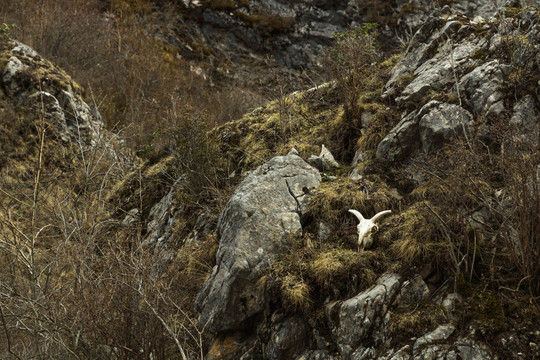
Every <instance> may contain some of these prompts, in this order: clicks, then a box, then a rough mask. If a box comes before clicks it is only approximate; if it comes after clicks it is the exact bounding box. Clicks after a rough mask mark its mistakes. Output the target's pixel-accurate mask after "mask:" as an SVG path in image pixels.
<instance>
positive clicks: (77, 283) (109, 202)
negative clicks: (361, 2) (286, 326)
mask: <svg viewBox="0 0 540 360" xmlns="http://www.w3.org/2000/svg"><path fill="white" fill-rule="evenodd" d="M449 2H451V1H439V2H438V3H440V4H443V3H449ZM378 3H379V2H374V1H371V2H368V4H371V5H373V6H374V9H373V11H372V14H371V15H373V18H374V19H376V18H379V17H383V16H386V14H387V12H388V9H389V8H388V6H386V5H387V3H385V4H382V5H381V4H378ZM203 5H204V6H207V7H209V8H212V9H214V10H218V11H229V10H230V11H234V12H235V14H236V15H238V16H239V18H240V19H241V21H240V22H243V23H244V25H246V26H249V27H252V28H255V29H257V30H260V31H262V32H263V33H266V35H270V34H276V33H280V32H284V31H290V30H291V29H292V28H294V26H295V24H296V23H295V19H293V18H289V17H282V16H277V15H271V14H268V13H267V12H265V11H264V9H257V8H255V7H254V6H252V5H250V3H249V1H246V0H242V1H233V0H215V1H214V0H212V1H207V2H204V4H203ZM156 6H163V8H162V9H163V11H164V12H163V14H164V17H165V18H166V17H167V11H171V10H170V9H169V8H167V7H166V6H165V5H163V4H158V3H157V2H152V1H146V0H136V1H128V0H117V1H105V2H103V1H99V0H89V1H82V0H71V1H68V0H57V1H52V0H45V1H41V2H35V3H33V2H28V1H27V2H20V1H15V0H8V1H6V2H5V3H3V4H2V5H0V21H1V22H0V48H2V49H4V48H3V46H4V45H5V44H7V43H8V42H9V41H11V40H10V38H17V39H20V40H22V41H23V42H26V43H28V44H29V45H31V46H33V47H34V48H36V49H37V50H38V52H40V53H41V54H43V55H44V56H45V57H47V58H50V59H52V60H54V62H55V63H58V64H59V65H60V66H61V67H63V68H65V69H66V71H65V72H64V71H63V70H60V68H58V67H56V66H54V65H52V63H49V62H46V63H45V65H46V66H43V67H42V68H38V67H36V68H28V69H26V70H25V71H26V75H27V78H28V79H27V80H28V82H29V85H31V86H32V87H33V88H36V89H37V88H40V89H41V90H44V91H46V90H49V89H50V88H53V87H61V88H67V87H71V88H72V89H73V90H74V92H75V93H76V95H77V96H80V97H84V98H85V99H86V100H87V102H90V103H92V104H93V105H95V106H96V107H97V108H98V109H99V110H100V111H101V113H102V115H103V118H104V119H105V120H106V122H107V128H108V129H110V130H111V133H110V134H114V133H115V132H116V131H118V132H120V133H121V136H116V135H110V134H109V135H107V136H106V137H104V138H103V139H101V143H99V144H98V145H97V146H96V147H94V148H93V149H91V150H90V149H87V148H85V147H84V146H82V144H77V143H75V144H66V143H63V142H62V141H60V139H59V138H58V137H57V136H56V135H55V133H54V131H53V129H52V128H51V126H50V124H49V123H48V122H47V119H46V118H45V117H44V116H43V111H37V112H36V111H32V110H30V109H24V108H21V107H16V106H14V105H13V104H12V103H10V101H9V100H8V99H7V96H6V95H5V94H4V90H3V89H0V149H1V153H2V156H1V157H0V357H5V358H19V359H26V358H44V359H45V358H60V359H70V358H73V359H105V358H126V359H127V358H144V359H149V358H153V359H194V358H200V359H202V358H204V351H205V350H207V348H208V343H209V341H210V340H211V339H210V336H209V335H207V334H206V333H205V331H204V328H203V327H201V326H199V324H197V322H196V320H195V319H196V314H195V313H194V310H193V306H192V305H193V302H194V298H195V296H196V294H197V292H198V291H199V289H200V287H201V285H202V283H203V282H204V281H205V279H206V277H207V276H208V274H209V273H210V271H211V269H212V267H213V266H214V265H215V264H214V262H215V256H216V252H217V249H218V245H219V242H218V239H217V235H216V234H214V233H211V234H205V235H204V236H203V237H201V238H198V239H197V241H191V242H188V241H187V240H186V239H187V236H188V234H189V233H190V232H191V231H192V230H193V228H194V225H195V223H196V221H197V217H198V215H199V214H200V213H202V212H208V213H212V214H213V215H217V214H219V212H220V210H221V208H222V206H223V204H224V202H225V201H226V200H227V198H228V195H230V193H231V192H232V189H233V188H234V186H235V185H236V184H237V183H238V182H239V181H240V180H241V178H242V177H243V176H244V175H243V173H244V172H245V171H249V170H252V169H253V168H255V167H256V166H258V165H260V164H262V163H264V162H265V161H267V160H268V159H270V158H271V157H273V156H275V155H283V154H285V153H287V152H288V151H289V150H290V149H291V148H292V147H295V148H296V149H297V150H298V151H299V153H300V155H301V156H302V157H304V158H307V157H308V156H309V155H312V154H318V153H319V151H320V145H321V144H323V143H324V144H326V146H327V147H328V148H329V149H331V150H332V152H333V153H334V155H335V156H336V158H337V159H338V160H339V162H340V163H341V164H349V163H350V160H351V159H352V156H353V154H354V152H355V151H356V150H358V149H359V150H361V151H362V152H363V156H362V158H361V159H360V162H359V164H358V165H357V166H356V168H355V170H356V171H357V172H358V174H360V175H359V176H358V177H357V178H356V179H357V180H352V178H351V177H349V173H350V170H352V169H350V168H349V167H348V166H344V167H343V168H341V169H338V170H333V171H330V172H327V173H325V174H323V179H324V182H323V183H322V184H321V185H320V186H319V187H318V189H316V190H314V191H313V192H311V193H310V194H309V196H311V198H310V205H311V206H310V209H311V210H310V212H309V213H307V214H303V218H302V225H303V227H304V233H303V235H302V237H300V238H299V239H294V240H292V241H293V245H292V246H291V248H290V249H289V250H288V251H287V253H286V254H284V255H283V256H282V257H281V258H280V259H279V260H277V261H275V262H273V263H272V264H271V269H270V270H269V271H268V273H267V274H265V276H264V277H263V278H262V279H261V280H260V281H259V283H257V286H260V287H264V288H265V289H266V290H268V294H269V295H270V299H271V302H272V303H271V306H274V305H275V306H279V305H283V309H284V310H285V311H290V312H294V313H300V314H303V315H305V316H306V317H312V318H314V319H316V320H317V321H319V320H320V318H321V317H322V316H323V315H321V314H322V312H323V310H322V309H323V308H324V305H325V304H326V303H327V302H328V301H329V300H332V301H333V300H344V299H347V298H349V297H351V296H353V295H356V294H357V293H358V292H359V291H362V290H364V289H367V288H368V287H369V286H371V285H372V284H374V282H375V281H376V279H377V278H378V277H379V276H380V275H381V274H383V273H385V272H388V271H397V272H400V273H402V274H405V275H408V274H410V273H411V272H414V273H419V272H421V271H422V270H423V269H425V268H430V269H431V270H430V271H431V272H432V273H436V274H435V275H433V274H428V275H426V281H427V282H429V281H428V280H429V279H431V280H432V281H431V283H430V284H429V285H430V286H434V287H436V289H437V291H439V290H440V289H443V290H442V291H447V290H448V291H450V290H452V289H451V286H453V290H454V291H456V292H458V293H460V294H461V295H462V296H463V297H464V298H465V300H464V302H463V304H462V305H460V309H459V311H460V312H461V316H460V317H459V318H458V319H457V320H452V319H450V317H449V316H448V314H446V313H445V311H444V310H443V309H442V307H440V306H438V305H434V304H433V302H431V301H430V302H421V303H414V304H412V305H410V306H408V307H407V308H403V309H394V310H392V313H391V324H390V325H389V331H390V335H391V338H392V340H391V341H392V344H401V343H402V342H406V341H409V340H410V339H411V338H412V337H416V336H418V334H420V333H422V332H424V333H425V331H427V330H433V329H434V328H435V327H436V326H438V325H440V324H445V323H448V322H449V321H453V322H454V324H455V325H456V326H457V327H458V328H459V329H458V331H461V330H464V329H469V327H473V328H475V329H478V330H479V331H480V333H481V334H482V336H483V337H485V339H486V340H487V341H491V340H492V339H495V338H496V337H497V336H499V335H500V334H501V333H503V332H505V331H507V330H508V329H509V327H510V325H509V322H510V321H513V322H515V323H518V322H522V323H524V325H523V326H525V327H526V328H527V329H534V325H536V324H537V322H538V321H539V320H540V318H539V315H538V311H537V310H538V308H537V307H536V306H537V303H538V296H539V294H540V263H539V262H538V256H539V254H540V187H539V185H538V183H539V182H538V176H539V175H538V164H539V163H540V158H539V151H538V148H537V147H535V146H532V145H531V144H529V143H527V142H526V141H522V139H520V138H519V136H514V135H515V133H516V131H515V129H514V128H512V126H510V125H508V124H509V116H508V114H507V112H508V113H509V110H508V111H507V112H503V114H502V115H501V118H500V119H489V120H485V119H483V118H481V116H479V119H476V122H475V124H474V126H473V127H472V128H471V136H470V137H469V138H467V139H465V140H459V139H458V140H455V141H453V142H452V143H449V144H446V145H445V146H444V147H443V148H442V149H441V150H440V151H437V152H434V153H433V154H432V155H430V156H432V157H430V158H428V159H426V158H423V157H419V158H417V159H415V160H414V161H412V160H411V161H410V162H409V163H407V164H405V165H406V166H410V167H409V168H408V169H407V171H415V172H416V173H415V174H414V175H415V176H416V175H417V177H418V179H420V180H418V182H413V181H411V180H409V177H410V176H411V174H410V172H409V173H406V172H405V171H404V170H403V168H401V167H400V166H401V165H403V164H399V165H396V166H393V167H390V166H387V165H384V164H381V163H379V162H378V161H377V160H376V159H375V149H376V147H377V145H378V144H379V143H380V141H381V140H382V138H383V137H384V136H385V135H386V134H387V133H388V131H389V130H390V129H391V128H392V127H393V126H394V125H395V124H396V123H397V121H398V120H399V114H398V109H397V106H396V105H395V104H393V103H392V101H391V100H383V99H382V98H381V93H382V89H383V86H384V82H385V80H386V78H387V74H388V71H389V70H390V69H391V68H392V66H393V65H395V64H396V62H397V61H398V59H399V56H400V55H394V56H392V57H390V58H389V59H387V60H386V61H383V62H380V60H381V56H380V55H381V54H380V53H381V49H380V48H379V46H378V45H377V26H376V25H375V24H364V25H363V26H362V27H360V28H359V29H357V30H353V31H350V32H347V33H342V34H337V35H336V38H335V45H334V48H333V50H331V51H330V52H329V54H328V57H327V59H326V61H327V64H329V68H330V69H331V71H332V73H333V75H334V77H335V82H330V83H328V84H325V85H323V86H320V87H319V88H316V89H314V90H310V91H304V92H299V93H294V94H290V95H289V94H287V90H286V89H287V88H286V86H285V85H282V84H279V85H275V84H273V85H272V86H273V88H274V89H275V88H279V91H278V93H276V94H273V95H272V96H271V97H274V98H276V99H277V100H275V101H273V102H269V103H267V104H266V105H264V106H262V107H260V108H257V109H255V110H254V111H252V112H249V113H247V114H246V110H247V109H251V108H252V107H253V105H254V104H258V103H260V102H261V101H260V98H257V97H256V96H255V95H254V94H255V92H251V90H250V89H242V90H240V91H230V89H232V88H235V86H234V84H233V85H231V86H230V87H229V88H220V87H219V86H216V85H215V84H212V85H211V84H210V82H207V81H205V80H204V76H203V75H204V71H205V70H206V69H202V68H201V69H196V68H195V67H193V66H192V65H193V64H192V63H190V62H189V60H188V59H187V57H185V56H183V55H182V52H181V49H180V48H179V47H175V46H171V45H165V44H164V43H163V42H162V41H160V40H157V39H158V38H159V36H154V34H153V33H152V36H148V34H149V32H151V31H150V30H148V29H147V28H143V27H142V26H141V24H142V23H144V22H143V21H141V19H142V18H144V17H145V16H150V15H151V14H152V13H153V11H154V9H155V7H156ZM402 11H403V12H408V11H414V9H413V8H412V5H410V4H404V5H403V6H402ZM505 13H506V15H507V16H520V14H521V13H522V9H519V11H518V10H516V9H510V8H507V9H506V10H505ZM12 23H14V24H17V26H16V27H15V26H13V25H11V24H12ZM381 23H382V22H381ZM383 24H384V23H383ZM250 30H252V29H250ZM160 35H162V34H160ZM8 40H9V41H8ZM186 43H187V44H188V45H189V47H191V48H193V49H194V53H197V54H198V55H197V56H199V57H200V58H201V59H202V58H204V57H206V56H208V55H210V54H211V53H212V51H213V50H212V49H208V48H205V45H204V44H202V43H197V39H196V37H193V38H190V39H188V40H186ZM499 51H500V55H501V59H503V60H504V61H506V62H508V63H509V64H511V66H510V70H509V74H508V79H507V80H508V81H507V83H506V85H507V89H506V90H507V92H508V94H505V95H508V98H507V99H506V101H507V104H506V105H507V106H508V109H510V107H509V106H510V105H512V104H514V103H515V101H516V100H517V99H518V98H522V96H523V95H524V94H535V95H536V92H537V85H538V84H537V83H538V80H539V78H538V75H537V74H538V68H537V67H538V64H536V62H537V60H536V58H537V51H536V48H535V45H534V44H533V39H528V38H527V37H525V36H523V35H515V34H512V35H508V36H505V37H502V38H501V48H500V49H499ZM486 52H487V50H481V51H478V52H477V53H475V54H474V55H473V58H475V59H476V60H480V59H481V58H484V57H485V56H486ZM491 56H493V54H491ZM9 58H10V54H7V53H6V54H5V55H3V56H2V57H0V69H3V68H4V67H5V65H6V62H7V61H8V59H9ZM199 60H200V59H199ZM199 70H200V71H199ZM198 72H200V74H199V73H198ZM67 73H70V74H74V79H78V81H79V82H81V83H82V84H83V85H84V86H79V85H78V84H77V83H76V82H75V81H74V80H72V78H71V77H70V76H68V75H67ZM201 74H203V75H201ZM275 77H277V76H275ZM45 78H46V79H47V81H42V80H43V79H45ZM412 79H413V75H410V74H409V75H404V76H403V77H402V78H401V79H399V81H398V82H399V83H400V85H401V86H406V85H407V84H408V83H409V82H410V81H411V80H412ZM263 86H265V85H263ZM83 87H84V88H86V91H85V90H83ZM274 95H275V96H274ZM454 96H455V95H454ZM269 97H270V96H269ZM427 98H429V99H432V98H433V99H438V100H441V101H445V102H449V103H452V102H454V103H457V102H458V101H457V100H459V101H461V99H457V100H456V98H455V97H452V95H451V94H450V95H448V94H441V93H440V92H438V91H435V90H433V91H431V92H429V93H428V95H427ZM43 105H44V104H42V107H43ZM407 106H411V104H408V105H407ZM42 110H43V109H42ZM363 115H368V117H369V121H364V122H363V120H362V116H363ZM236 117H240V119H239V120H236V121H233V122H226V121H227V120H232V119H233V118H236ZM13 124H16V126H13ZM486 129H488V130H486ZM480 131H483V132H484V134H483V135H486V131H487V138H488V140H489V141H484V140H482V141H480V140H478V138H479V137H478V136H476V135H478V133H480ZM485 137H486V136H484V138H485ZM121 138H122V139H125V140H126V141H125V143H124V141H123V140H122V139H121ZM415 181H417V180H416V179H415ZM418 183H420V184H418ZM169 192H170V193H171V197H172V202H171V203H172V204H174V206H173V207H171V208H170V209H167V210H168V211H169V212H174V213H175V214H180V215H178V216H177V217H176V218H175V219H174V221H171V224H170V225H171V230H170V231H171V234H172V235H171V239H173V240H172V241H171V242H169V243H168V244H166V245H163V246H161V245H160V246H149V244H148V243H145V241H144V239H145V236H146V235H147V233H148V232H149V226H148V225H149V222H150V220H151V219H149V214H150V212H151V209H152V208H153V207H154V205H155V204H156V203H158V202H159V201H160V200H161V199H162V198H163V197H164V196H165V195H166V194H168V193H169ZM351 208H354V209H357V210H359V211H360V212H362V213H363V214H366V215H367V216H372V215H373V214H375V213H377V212H379V211H381V210H386V209H392V210H393V214H392V215H391V216H388V217H386V218H384V219H383V220H382V222H381V227H380V232H379V233H377V234H376V235H375V239H376V240H375V244H374V246H373V248H371V249H370V250H368V251H364V252H358V251H356V239H357V235H356V231H355V226H356V219H355V218H354V217H353V216H352V215H351V214H349V213H348V212H347V210H349V209H351ZM168 215H170V214H167V216H168ZM322 227H326V229H328V231H327V234H326V236H322V235H323V234H322V233H323V231H321V230H320V229H321V228H322ZM428 276H429V279H428ZM433 279H434V280H433ZM441 279H449V281H448V283H446V282H445V281H443V280H441ZM447 284H450V285H451V286H450V285H449V288H448V289H447V288H445V286H446V285H447ZM449 289H450V290H449ZM525 319H530V320H525ZM527 321H529V322H530V324H529V323H526V322H527ZM321 326H322V327H325V326H327V325H321ZM324 330H325V331H326V330H328V329H324Z"/></svg>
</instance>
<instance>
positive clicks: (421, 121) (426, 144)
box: [377, 101, 472, 161]
mask: <svg viewBox="0 0 540 360" xmlns="http://www.w3.org/2000/svg"><path fill="white" fill-rule="evenodd" d="M471 123H472V115H471V114H470V113H469V112H468V111H467V110H465V109H463V108H462V107H460V106H458V105H453V104H446V103H440V102H438V101H431V102H429V103H427V104H426V105H424V106H423V107H422V108H421V109H420V110H419V111H418V113H414V112H413V113H410V114H408V115H407V116H405V117H404V118H403V119H402V120H401V121H400V122H399V123H398V124H397V125H396V126H395V127H394V128H393V129H392V130H391V131H390V132H389V133H388V135H387V136H386V137H385V138H384V139H383V140H382V141H381V143H380V144H379V146H378V147H377V158H379V159H381V160H384V161H396V160H400V159H402V158H404V157H405V156H406V155H408V154H409V153H410V152H411V151H413V150H414V148H415V147H418V148H419V147H421V148H422V150H423V152H424V153H425V154H429V153H430V152H432V151H433V150H436V149H438V148H439V147H441V145H442V144H443V143H444V141H445V140H448V139H450V138H452V137H454V136H457V135H461V134H463V133H465V134H467V133H468V132H469V126H470V124H471Z"/></svg>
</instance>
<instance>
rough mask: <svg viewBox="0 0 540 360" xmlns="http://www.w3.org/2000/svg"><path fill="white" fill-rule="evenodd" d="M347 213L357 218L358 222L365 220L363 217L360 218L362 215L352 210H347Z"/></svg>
mask: <svg viewBox="0 0 540 360" xmlns="http://www.w3.org/2000/svg"><path fill="white" fill-rule="evenodd" d="M349 212H350V213H351V214H354V216H356V217H357V218H358V221H363V220H365V219H364V217H363V216H362V214H360V212H358V211H356V210H353V209H349Z"/></svg>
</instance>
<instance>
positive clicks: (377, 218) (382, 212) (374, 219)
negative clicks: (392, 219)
mask: <svg viewBox="0 0 540 360" xmlns="http://www.w3.org/2000/svg"><path fill="white" fill-rule="evenodd" d="M391 212H392V210H384V211H381V212H380V213H377V215H375V216H374V217H372V218H371V221H373V222H374V223H375V222H376V221H377V220H379V218H380V217H382V216H384V215H386V214H390V213H391Z"/></svg>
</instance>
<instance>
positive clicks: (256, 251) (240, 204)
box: [196, 153, 321, 333]
mask: <svg viewBox="0 0 540 360" xmlns="http://www.w3.org/2000/svg"><path fill="white" fill-rule="evenodd" d="M320 181H321V177H320V174H319V172H318V171H317V170H316V169H314V168H313V167H311V166H310V165H308V164H307V163H306V162H305V161H303V160H302V159H301V158H300V157H299V156H297V155H295V154H293V153H291V154H289V155H287V156H279V157H276V158H274V159H272V160H270V161H269V162H267V163H266V164H264V165H262V166H260V167H259V168H258V169H257V170H255V171H254V172H252V173H251V174H250V175H249V176H248V177H247V178H246V179H245V180H244V181H243V182H242V184H240V186H239V187H238V188H237V190H236V191H235V193H234V195H233V196H232V197H231V199H230V200H229V202H228V203H227V205H226V206H225V208H224V210H223V212H222V214H221V217H220V219H219V222H218V234H219V237H220V245H219V249H218V252H217V257H216V260H217V261H216V262H217V265H216V266H215V267H214V269H213V271H212V274H211V275H210V277H209V278H208V280H207V281H206V282H205V284H204V286H203V288H202V289H201V291H200V293H199V295H198V297H197V300H196V307H197V309H198V310H199V312H200V315H199V324H200V326H204V327H205V330H206V331H208V332H211V333H216V332H219V331H223V330H227V329H232V328H235V327H238V326H240V325H241V324H242V322H243V321H244V320H246V319H247V318H249V317H251V316H253V315H255V314H257V313H259V312H260V311H261V310H262V309H263V306H264V302H265V299H264V296H263V293H262V289H261V288H260V287H259V286H257V284H256V283H257V280H258V279H259V278H260V277H261V276H262V275H263V273H264V271H265V270H266V269H267V268H268V266H269V265H270V263H271V262H272V261H274V260H275V259H277V258H278V257H279V255H280V254H281V253H282V252H283V251H285V249H286V248H287V247H288V246H289V244H290V241H291V240H292V239H293V238H294V237H297V236H299V235H300V234H301V232H302V226H301V224H300V216H301V215H302V213H304V211H305V208H306V206H307V205H306V203H307V201H306V199H307V197H308V194H309V191H310V190H311V189H313V188H315V187H316V186H318V185H319V183H320Z"/></svg>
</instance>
